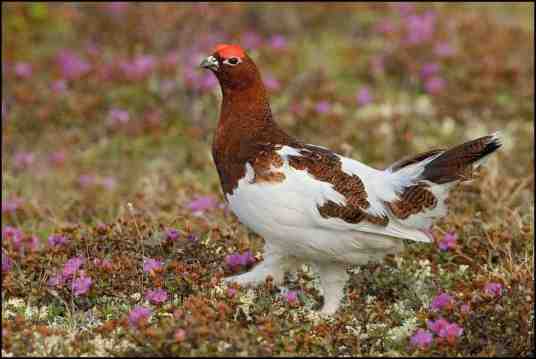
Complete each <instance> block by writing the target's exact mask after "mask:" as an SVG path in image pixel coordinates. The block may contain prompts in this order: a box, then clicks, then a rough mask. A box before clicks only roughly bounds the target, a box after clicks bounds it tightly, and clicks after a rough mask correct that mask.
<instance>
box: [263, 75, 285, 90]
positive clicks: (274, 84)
mask: <svg viewBox="0 0 536 359" xmlns="http://www.w3.org/2000/svg"><path fill="white" fill-rule="evenodd" d="M264 84H265V85H266V88H267V89H268V90H270V91H276V90H279V88H280V87H281V84H280V83H279V81H278V80H277V79H276V78H275V77H273V76H272V75H270V74H267V75H266V76H265V78H264Z"/></svg>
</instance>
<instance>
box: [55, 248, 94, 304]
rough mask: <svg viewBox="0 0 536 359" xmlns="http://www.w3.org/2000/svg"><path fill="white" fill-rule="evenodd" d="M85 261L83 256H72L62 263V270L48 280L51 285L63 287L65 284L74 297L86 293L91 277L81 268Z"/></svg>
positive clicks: (89, 286)
mask: <svg viewBox="0 0 536 359" xmlns="http://www.w3.org/2000/svg"><path fill="white" fill-rule="evenodd" d="M84 263H85V259H84V257H81V256H79V257H73V258H70V259H69V260H67V262H65V264H64V265H63V270H62V271H61V273H58V274H56V275H54V276H52V277H50V279H49V280H48V285H49V286H51V287H63V286H64V285H65V284H67V285H68V287H69V288H70V289H71V290H72V293H73V295H74V296H75V297H79V296H81V295H83V294H86V293H87V292H88V291H89V289H90V288H91V285H92V283H93V281H92V279H91V278H90V277H89V276H87V275H86V273H85V271H83V270H81V267H82V265H83V264H84Z"/></svg>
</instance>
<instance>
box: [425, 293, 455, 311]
mask: <svg viewBox="0 0 536 359" xmlns="http://www.w3.org/2000/svg"><path fill="white" fill-rule="evenodd" d="M452 304H454V302H453V298H452V297H451V296H450V295H449V294H447V293H441V294H439V295H438V296H436V297H435V298H434V299H433V300H432V304H431V305H430V307H431V308H432V309H433V310H441V309H443V308H444V307H447V306H449V305H452Z"/></svg>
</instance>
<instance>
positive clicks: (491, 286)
mask: <svg viewBox="0 0 536 359" xmlns="http://www.w3.org/2000/svg"><path fill="white" fill-rule="evenodd" d="M502 290H503V285H502V284H501V283H496V282H490V283H487V284H486V285H485V286H484V292H485V293H486V294H488V295H490V296H492V297H500V296H501V295H502Z"/></svg>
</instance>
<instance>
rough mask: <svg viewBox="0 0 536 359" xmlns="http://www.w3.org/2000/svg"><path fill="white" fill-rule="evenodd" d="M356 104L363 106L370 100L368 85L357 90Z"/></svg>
mask: <svg viewBox="0 0 536 359" xmlns="http://www.w3.org/2000/svg"><path fill="white" fill-rule="evenodd" d="M356 100H357V104H358V105H359V106H365V105H368V104H369V103H371V102H372V100H373V98H372V94H371V93H370V90H369V88H368V87H362V88H360V89H359V91H358V92H357V96H356Z"/></svg>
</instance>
